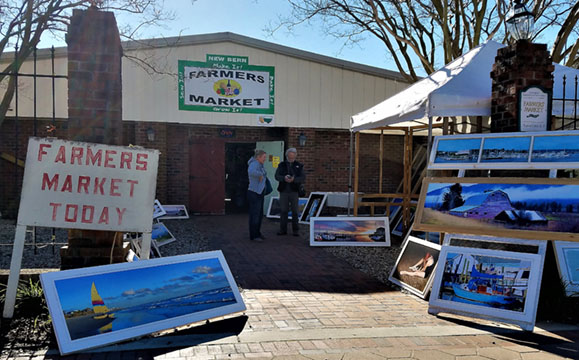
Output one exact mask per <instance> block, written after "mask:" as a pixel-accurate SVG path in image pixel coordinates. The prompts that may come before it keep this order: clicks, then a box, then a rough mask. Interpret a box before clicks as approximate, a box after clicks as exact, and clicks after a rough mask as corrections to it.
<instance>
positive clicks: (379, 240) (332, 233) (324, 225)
mask: <svg viewBox="0 0 579 360" xmlns="http://www.w3.org/2000/svg"><path fill="white" fill-rule="evenodd" d="M310 246H390V228H389V223H388V218H387V217H313V218H311V219H310Z"/></svg>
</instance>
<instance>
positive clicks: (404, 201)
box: [402, 129, 412, 229]
mask: <svg viewBox="0 0 579 360" xmlns="http://www.w3.org/2000/svg"><path fill="white" fill-rule="evenodd" d="M408 134H409V130H408V129H405V130H404V186H403V187H402V193H403V196H402V228H403V229H405V228H406V226H407V224H408V205H409V203H408V200H409V199H408V193H409V191H410V189H409V186H408V183H409V181H410V179H409V178H408V173H409V171H408V168H409V167H410V166H412V163H411V162H410V161H409V159H408V142H409V141H408Z"/></svg>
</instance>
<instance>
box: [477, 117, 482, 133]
mask: <svg viewBox="0 0 579 360" xmlns="http://www.w3.org/2000/svg"><path fill="white" fill-rule="evenodd" d="M476 127H477V129H476V130H477V132H478V133H479V134H482V132H483V117H482V116H477V117H476Z"/></svg>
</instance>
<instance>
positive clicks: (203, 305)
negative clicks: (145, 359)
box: [40, 251, 245, 354]
mask: <svg viewBox="0 0 579 360" xmlns="http://www.w3.org/2000/svg"><path fill="white" fill-rule="evenodd" d="M40 280H41V282H42V288H43V289H44V296H45V298H46V303H47V304H48V309H49V311H50V316H51V317H52V324H53V326H54V331H55V334H56V339H57V340H58V347H59V349H60V353H61V354H69V353H73V352H78V351H81V350H86V349H91V348H95V347H99V346H103V345H106V344H111V343H115V342H119V341H123V340H127V339H131V338H134V337H138V336H142V335H145V334H150V333H154V332H157V331H161V330H165V329H171V328H174V327H177V326H182V325H185V324H189V323H193V322H197V321H202V320H205V319H210V318H214V317H217V316H223V315H226V314H231V313H235V312H239V311H243V310H245V304H244V303H243V299H242V298H241V295H240V294H239V290H238V288H237V285H236V284H235V281H234V279H233V276H232V275H231V271H230V270H229V267H228V266H227V263H226V262H225V258H224V257H223V253H222V252H221V251H211V252H205V253H196V254H188V255H181V256H173V257H167V258H162V259H151V260H147V261H136V262H130V263H121V264H112V265H104V266H96V267H88V268H82V269H74V270H66V271H58V272H51V273H44V274H41V275H40Z"/></svg>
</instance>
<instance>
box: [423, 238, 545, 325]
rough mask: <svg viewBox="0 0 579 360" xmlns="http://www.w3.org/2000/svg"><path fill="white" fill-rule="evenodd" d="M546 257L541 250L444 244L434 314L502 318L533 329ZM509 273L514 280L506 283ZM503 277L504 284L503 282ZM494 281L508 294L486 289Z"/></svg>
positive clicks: (431, 310)
mask: <svg viewBox="0 0 579 360" xmlns="http://www.w3.org/2000/svg"><path fill="white" fill-rule="evenodd" d="M541 258H542V257H541V255H538V254H528V253H520V252H513V251H500V250H489V249H478V248H469V247H460V246H443V247H442V249H441V252H440V257H439V260H438V261H439V266H438V267H437V269H436V273H435V276H434V281H433V283H432V292H431V294H430V301H429V304H428V312H429V313H430V314H438V313H441V312H445V313H452V314H458V315H466V316H471V317H474V318H483V319H490V320H495V321H502V322H505V323H511V324H515V325H518V326H520V327H521V328H523V329H524V330H528V331H532V330H533V328H534V326H535V318H536V315H537V304H538V301H539V291H540V274H541V273H542V271H543V268H542V266H541ZM476 266H479V269H476ZM469 269H470V270H469ZM492 272H495V274H491V273H492ZM505 277H508V279H509V280H512V281H511V282H510V283H509V282H507V281H504V278H505ZM511 278H512V279H511ZM499 279H501V280H502V281H501V283H502V285H501V286H498V285H497V284H498V283H499ZM479 280H480V282H479ZM471 281H473V282H472V283H471ZM483 283H484V284H486V285H483ZM491 283H494V286H493V287H494V288H495V289H501V290H502V294H498V293H496V292H495V291H494V290H493V291H492V292H491V293H489V292H488V291H483V290H485V289H486V290H489V286H488V285H490V284H491ZM507 284H511V285H509V286H510V287H508V285H507Z"/></svg>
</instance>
